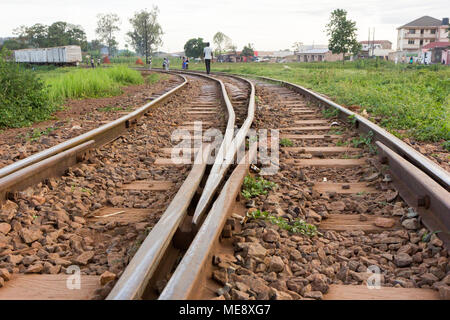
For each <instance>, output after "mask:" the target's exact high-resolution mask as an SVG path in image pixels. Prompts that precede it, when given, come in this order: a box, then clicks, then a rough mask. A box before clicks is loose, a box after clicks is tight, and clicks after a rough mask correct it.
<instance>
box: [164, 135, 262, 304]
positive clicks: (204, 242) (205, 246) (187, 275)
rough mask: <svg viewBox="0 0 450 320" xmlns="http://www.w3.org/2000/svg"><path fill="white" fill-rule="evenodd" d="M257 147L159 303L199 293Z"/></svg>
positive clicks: (234, 176) (217, 204) (225, 189)
mask: <svg viewBox="0 0 450 320" xmlns="http://www.w3.org/2000/svg"><path fill="white" fill-rule="evenodd" d="M257 146H258V144H257V143H254V144H252V146H251V147H250V151H248V152H247V154H246V155H245V157H244V158H243V159H242V160H241V161H240V162H239V164H238V166H237V167H236V168H235V169H234V170H233V173H232V174H231V176H230V177H229V179H228V180H227V182H226V183H225V185H224V187H223V188H222V191H221V192H220V194H219V196H218V198H217V200H216V201H215V202H214V204H213V206H212V208H211V210H210V211H209V213H208V215H207V216H206V218H205V221H204V222H203V224H202V225H201V227H200V229H199V230H198V232H197V235H196V236H195V238H194V240H193V241H192V243H191V245H190V247H189V249H188V250H187V252H186V254H185V255H184V257H183V259H182V260H181V262H180V264H179V265H178V267H177V269H176V270H175V272H174V274H173V275H172V277H171V278H170V280H169V282H168V283H167V285H166V287H165V288H164V290H163V291H162V292H161V294H160V296H159V300H185V299H193V298H194V296H195V294H197V293H198V292H195V285H196V284H197V283H198V281H199V279H200V278H201V276H202V275H203V271H204V269H205V266H206V264H207V263H210V262H211V258H212V257H211V249H212V248H213V247H214V244H215V243H216V242H217V241H219V237H220V233H221V231H222V229H223V226H224V224H225V222H226V218H227V214H228V213H229V212H230V210H231V209H232V206H233V204H234V201H235V199H236V196H237V195H238V194H239V191H240V188H241V185H242V182H243V180H244V178H245V176H246V175H247V172H248V168H249V166H250V163H251V162H252V160H253V159H254V157H255V156H256V153H257Z"/></svg>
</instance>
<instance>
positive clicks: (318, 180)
mask: <svg viewBox="0 0 450 320" xmlns="http://www.w3.org/2000/svg"><path fill="white" fill-rule="evenodd" d="M265 80H266V79H265ZM255 85H256V87H257V93H258V97H259V100H262V101H263V102H262V103H261V104H260V105H259V106H258V111H257V112H256V115H255V123H256V127H257V128H277V129H279V130H280V138H281V139H286V140H285V142H286V143H287V142H289V144H290V143H292V146H286V147H281V155H280V159H279V163H276V164H278V165H279V167H280V170H279V172H278V173H277V174H275V175H273V176H268V177H267V179H268V180H270V181H272V182H275V183H276V184H277V185H278V188H279V189H278V190H277V191H274V192H273V194H271V193H269V194H268V195H260V196H257V197H256V198H255V199H253V200H254V201H251V202H250V203H249V202H248V201H247V200H244V199H242V197H240V191H241V185H242V182H243V180H244V178H245V177H246V176H247V174H248V168H249V164H248V163H245V162H244V163H241V164H240V165H238V166H237V167H236V168H235V170H234V171H233V173H232V174H231V176H230V177H229V179H228V180H227V183H226V184H225V185H224V187H223V188H222V192H221V193H220V195H219V196H218V198H217V200H216V202H215V203H214V205H213V207H212V208H211V210H210V212H209V213H208V215H207V218H206V219H205V221H204V223H203V225H202V226H201V228H200V230H199V231H198V234H197V236H196V238H195V239H194V240H193V242H192V244H191V246H190V247H189V249H188V251H187V252H186V254H185V256H184V258H183V260H182V261H181V262H180V264H179V265H178V268H177V269H176V271H175V272H174V274H173V275H172V277H171V279H170V281H169V282H168V283H167V285H166V286H165V288H164V290H163V291H162V293H161V295H160V296H159V299H238V300H248V299H250V300H252V299H283V300H284V299H287V300H291V299H304V298H307V299H405V300H411V299H413V300H428V299H439V298H444V299H448V298H449V296H448V281H449V271H450V269H449V264H448V225H449V224H448V220H447V219H448V212H450V211H449V208H450V206H449V200H448V199H449V197H448V191H447V190H446V188H443V187H442V184H443V185H444V186H445V181H448V175H447V174H446V173H445V172H443V171H442V170H440V168H436V167H435V166H434V165H433V164H432V165H431V166H428V164H426V161H423V157H421V156H420V155H416V154H415V153H414V152H410V150H408V148H405V146H403V145H402V144H401V143H398V141H396V140H394V141H391V140H389V141H388V144H390V145H391V146H392V145H396V147H397V148H398V149H400V150H401V151H400V152H399V153H400V154H402V156H400V155H399V154H398V153H397V152H394V151H392V150H391V149H390V148H388V147H387V146H386V145H384V144H383V143H381V142H380V141H376V142H375V139H376V138H377V136H378V137H380V136H381V138H378V139H376V140H382V141H383V140H384V141H386V140H388V139H387V138H386V136H387V137H388V138H389V136H388V135H384V136H383V135H382V134H383V130H382V129H380V128H376V127H371V128H369V129H372V128H374V129H376V130H377V132H375V133H374V132H373V131H371V130H361V129H364V128H363V127H364V125H366V123H367V122H366V121H364V119H361V122H363V124H361V126H360V127H358V122H359V121H360V119H359V118H357V117H352V118H350V121H343V120H344V119H345V117H343V118H340V117H337V116H336V117H334V118H326V117H324V115H329V114H330V113H331V114H335V115H337V113H334V112H332V110H328V111H325V112H324V111H323V109H322V108H320V107H319V106H317V104H315V103H314V102H317V101H311V100H312V99H311V96H309V95H308V94H307V93H305V92H302V93H303V95H300V94H299V93H298V91H301V88H299V90H293V88H292V85H290V84H287V85H286V84H285V85H283V86H279V84H277V85H274V84H273V83H269V82H267V81H255ZM295 89H297V88H295ZM305 96H306V97H308V98H310V99H308V100H307V99H305ZM319 102H322V101H320V100H319ZM322 105H324V104H322ZM325 107H327V109H328V108H330V107H334V106H333V105H332V104H327V105H325ZM370 126H372V125H371V124H370ZM358 129H359V130H358ZM380 133H381V134H380ZM269 141H270V140H269ZM373 144H376V146H377V148H378V155H377V154H375V151H376V150H375V149H374V148H375V146H374V145H373ZM405 151H407V152H409V156H410V157H411V158H414V161H412V162H416V163H419V162H421V161H423V162H422V164H425V168H426V169H428V170H427V171H428V173H429V174H430V173H431V174H430V175H432V173H433V172H434V173H436V172H439V179H431V178H430V176H428V175H426V174H424V173H423V172H420V170H418V169H417V167H415V166H413V165H412V164H411V163H410V162H409V161H406V160H405V159H404V154H405ZM255 155H256V146H255V147H254V148H253V149H251V151H249V158H254V157H255ZM260 165H261V164H260ZM252 175H256V173H255V172H253V173H252ZM265 178H266V177H265ZM408 183H410V185H408ZM236 198H238V200H235V199H236ZM239 198H240V199H239ZM402 198H403V199H402ZM431 198H432V199H433V200H431V201H430V199H431ZM252 202H253V203H252ZM432 203H434V205H433V204H432ZM249 207H250V209H249ZM256 210H260V211H267V212H268V213H269V215H272V217H273V218H274V217H277V218H279V219H277V220H276V219H272V222H273V221H274V220H275V221H278V222H279V221H280V220H281V219H283V220H284V221H287V222H289V223H291V225H292V223H293V221H294V220H295V219H302V220H305V221H306V222H307V223H309V225H310V226H311V225H314V226H316V227H317V228H318V231H319V232H320V233H321V235H320V236H319V237H317V236H316V237H312V238H309V237H307V236H304V235H301V234H300V235H296V234H292V233H289V232H287V231H286V230H283V228H280V227H279V226H275V225H274V224H273V223H271V222H268V220H271V219H267V218H266V219H257V218H256V219H254V218H253V219H252V218H248V216H249V214H248V213H249V212H255V211H256ZM250 216H252V215H251V214H250ZM255 216H256V217H258V215H257V214H256V215H255ZM261 216H263V215H259V217H261ZM280 218H281V219H280ZM422 223H424V224H426V225H427V226H428V227H429V228H430V229H431V230H433V231H438V230H439V231H440V232H439V233H437V234H438V235H439V237H437V236H436V234H434V233H433V232H430V229H427V228H425V227H424V226H423V225H422ZM280 225H282V224H280ZM441 239H442V240H441ZM444 242H445V243H447V245H444ZM366 282H367V283H369V284H370V285H371V287H370V288H369V286H368V285H366ZM374 289H375V290H374Z"/></svg>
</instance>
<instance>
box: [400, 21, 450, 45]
mask: <svg viewBox="0 0 450 320" xmlns="http://www.w3.org/2000/svg"><path fill="white" fill-rule="evenodd" d="M448 28H449V20H448V18H443V19H442V20H439V19H436V18H433V17H429V16H423V17H421V18H419V19H416V20H414V21H411V22H409V23H407V24H405V25H403V26H401V27H398V28H397V30H398V36H397V51H403V52H405V51H406V52H418V51H420V49H421V48H422V47H423V46H425V45H427V44H429V43H432V42H443V41H449V39H448Z"/></svg>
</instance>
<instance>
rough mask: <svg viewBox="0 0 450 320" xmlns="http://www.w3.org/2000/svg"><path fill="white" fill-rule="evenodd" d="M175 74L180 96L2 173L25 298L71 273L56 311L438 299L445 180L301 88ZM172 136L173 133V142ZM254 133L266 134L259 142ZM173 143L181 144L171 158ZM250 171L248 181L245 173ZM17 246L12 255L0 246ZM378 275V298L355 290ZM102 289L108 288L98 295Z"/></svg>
mask: <svg viewBox="0 0 450 320" xmlns="http://www.w3.org/2000/svg"><path fill="white" fill-rule="evenodd" d="M171 73H175V74H179V76H180V77H182V79H183V83H182V84H181V85H179V86H178V87H176V88H174V89H172V90H170V91H169V92H167V93H166V94H164V95H163V96H161V97H159V98H158V99H156V100H154V101H152V102H151V103H149V104H147V105H145V106H143V107H142V108H140V109H138V110H136V111H134V112H132V113H130V114H129V115H127V116H125V117H122V118H120V119H118V120H116V121H113V122H111V123H109V124H107V125H104V126H102V127H99V128H98V129H95V130H93V131H90V132H88V133H85V134H83V135H81V136H79V137H77V138H74V139H71V140H69V141H67V142H64V143H62V144H60V145H58V146H55V147H53V148H50V149H48V150H45V151H43V152H40V153H38V154H35V155H33V156H31V157H29V158H26V159H24V160H22V161H19V162H17V163H14V164H13V165H11V166H8V167H5V168H1V169H0V196H1V201H3V202H5V204H4V207H3V208H2V209H3V211H2V212H3V214H2V216H0V219H3V220H5V219H9V221H6V222H8V223H10V225H11V226H14V228H13V229H12V230H11V231H9V230H8V231H7V232H6V236H5V235H2V234H1V233H0V245H1V244H2V243H6V242H5V239H6V240H8V241H9V243H10V244H7V245H6V246H4V245H3V247H1V246H0V268H2V266H6V267H7V268H9V269H11V270H10V271H13V272H14V277H13V281H15V280H14V278H15V277H18V278H19V283H21V282H20V281H23V277H25V276H17V274H19V273H24V272H25V273H36V274H35V275H33V277H34V278H33V279H32V278H30V277H28V278H27V279H31V280H26V281H25V282H22V283H25V285H24V286H25V287H28V286H29V285H30V283H32V284H33V285H34V286H36V287H37V288H40V285H39V284H40V282H39V281H41V280H39V278H38V277H43V278H42V279H43V280H42V281H45V282H46V283H48V280H49V278H48V277H50V278H51V275H45V276H44V275H39V273H50V274H52V273H55V274H57V273H60V272H61V273H62V272H63V271H66V268H67V267H69V265H71V264H76V265H78V266H81V270H82V274H83V277H84V278H83V279H84V281H86V283H88V284H89V285H88V286H87V287H88V289H87V291H83V292H82V293H80V294H84V295H80V296H76V297H75V296H73V295H70V294H66V295H64V294H61V296H60V298H63V299H69V298H83V299H85V298H97V299H99V298H104V297H105V296H106V295H108V296H107V298H108V299H155V298H159V299H302V298H309V299H322V298H323V299H336V298H338V299H347V298H349V299H355V298H358V297H362V298H365V299H380V298H381V299H436V298H438V297H439V294H438V291H439V292H440V294H441V297H445V296H446V294H448V288H449V284H448V283H447V282H448V277H449V274H450V269H448V265H449V264H448V248H449V247H448V245H449V242H450V236H449V226H450V221H449V216H448V212H450V202H449V199H450V197H449V194H448V189H449V188H448V186H449V184H448V182H449V181H450V179H449V177H448V174H447V173H446V172H445V171H444V170H442V168H439V167H438V166H436V165H435V164H430V163H429V161H428V160H427V159H425V158H424V157H423V156H421V155H420V154H418V153H417V152H416V151H414V150H412V149H411V148H409V147H407V146H405V145H404V143H402V142H401V141H399V140H398V139H396V138H394V137H392V136H391V135H389V134H388V133H387V132H385V131H384V130H383V129H381V128H380V127H378V126H377V125H375V124H373V123H370V122H369V121H367V120H366V119H364V118H361V117H360V116H358V115H355V114H353V113H352V112H351V111H349V110H347V109H345V108H343V107H342V106H339V105H337V104H335V103H333V102H331V101H328V100H326V99H324V98H323V97H321V96H320V95H318V94H316V93H314V92H312V91H310V90H307V89H305V88H302V87H299V86H296V85H293V84H290V83H286V82H282V81H278V80H274V79H268V78H261V77H260V78H258V79H257V80H248V79H245V78H242V77H241V76H236V75H229V74H214V75H211V76H206V75H204V74H202V73H198V72H176V71H175V72H171ZM255 96H258V99H257V100H258V104H257V106H255ZM324 110H327V111H324ZM331 110H338V111H337V112H331ZM180 111H181V112H180ZM143 115H148V117H142V116H143ZM329 115H333V117H332V118H327V117H326V116H329ZM142 119H144V120H142ZM152 121H153V122H152ZM199 121H201V126H199V125H200V124H199ZM127 129H128V131H126V130H127ZM175 129H180V130H182V131H179V132H178V135H177V137H174V136H173V132H174V130H175ZM250 129H255V130H260V129H269V130H270V129H276V131H272V132H270V134H269V136H267V138H262V137H259V141H258V143H253V141H250V140H251V139H250V138H249V137H248V135H249V132H250ZM217 134H219V136H222V137H223V139H217ZM278 134H279V138H280V139H282V140H281V141H282V143H281V144H280V140H278V139H277V135H278ZM211 136H215V138H211ZM210 138H211V139H210ZM180 139H181V140H180ZM183 140H186V141H188V144H187V145H186V144H179V142H180V141H183ZM262 143H267V146H264V145H263V144H262ZM279 144H280V145H279ZM267 149H270V151H271V152H272V154H271V155H272V156H273V155H274V154H275V153H276V152H277V151H278V149H279V151H280V154H279V158H270V157H269V161H267V158H268V155H267V154H264V151H265V150H267ZM258 152H259V153H258ZM239 153H240V154H242V153H245V154H246V156H245V157H243V158H242V157H240V156H239ZM173 155H182V159H181V161H180V160H179V159H178V160H177V161H175V160H174V158H173ZM192 161H194V162H193V163H192ZM252 161H253V162H252ZM236 162H237V163H236ZM250 163H255V164H257V166H252V168H253V169H252V170H250V169H249V168H250ZM268 167H269V168H270V169H271V171H267V172H270V173H271V175H266V176H264V178H265V179H267V180H269V181H272V182H274V183H276V184H277V186H278V187H277V188H276V189H275V190H272V191H269V192H268V194H267V195H264V194H261V195H259V196H256V197H254V198H253V199H251V201H248V200H245V199H243V198H242V197H241V185H242V183H243V180H244V178H245V177H246V176H247V175H251V176H258V175H259V174H260V173H261V172H260V171H261V170H265V169H267V168H268ZM67 170H68V171H67ZM249 170H250V171H249ZM255 170H256V171H255ZM61 175H63V176H62V177H61V178H57V179H54V178H55V177H59V176H61ZM42 182H43V183H42ZM29 187H31V189H30V188H29ZM27 188H28V189H27ZM33 188H34V189H33ZM78 189H79V190H78ZM30 190H31V191H30ZM42 190H44V191H45V192H44V193H45V195H46V196H45V197H42V196H41V194H40V193H39V191H42ZM86 190H91V191H93V192H94V194H89V195H86V194H83V193H85V192H86ZM88 193H90V192H88ZM49 195H51V196H50V197H48V196H49ZM96 198H98V199H97V200H98V201H97V200H96ZM42 201H43V202H42ZM41 202H42V203H41ZM5 208H6V209H5ZM30 208H31V209H32V211H26V210H27V209H30ZM249 208H250V209H249ZM255 210H261V211H267V212H269V214H271V215H273V216H274V217H275V216H277V217H278V219H284V221H286V222H287V223H288V224H290V225H292V224H293V222H294V221H295V220H296V219H301V220H304V221H306V222H307V223H308V224H310V225H315V226H316V227H317V228H318V230H319V232H320V233H319V235H316V236H314V237H308V236H305V235H302V234H293V233H290V232H287V231H286V230H283V229H280V227H278V226H274V225H273V223H271V222H268V221H265V220H261V219H254V218H249V217H247V213H248V212H249V211H255ZM5 212H6V214H5ZM18 212H27V215H25V217H19V216H18V215H16V214H17V213H18ZM36 212H37V214H36ZM61 212H67V213H68V215H67V216H65V215H63V214H62V213H61ZM86 212H89V214H86ZM31 214H35V216H36V217H37V219H36V218H35V219H36V222H33V219H31V218H30V215H31ZM33 217H34V216H33ZM17 222H18V223H17ZM89 230H90V231H89ZM78 231H80V232H81V233H80V232H78ZM88 231H89V232H88ZM432 231H439V233H438V234H437V235H436V234H433V233H432ZM147 232H149V233H148V235H146V234H147ZM8 233H9V234H8ZM12 235H13V236H14V237H16V238H17V237H20V238H21V239H22V240H21V242H17V241H15V242H14V243H13V242H10V241H11V239H12V237H11V236H12ZM83 238H84V239H83ZM17 239H19V238H17ZM2 241H3V242H2ZM96 242H99V243H100V244H101V245H99V246H97V245H96ZM127 247H129V248H128V249H130V250H128V249H126V248H127ZM131 248H132V250H131ZM124 253H126V254H124ZM18 256H20V257H21V259H18ZM131 257H132V259H131V261H130V262H129V264H128V266H127V267H126V268H125V270H124V271H123V272H122V270H123V268H124V267H125V265H124V264H123V263H122V264H120V263H117V261H122V260H125V261H126V262H128V259H130V258H131ZM19 260H20V261H19ZM58 266H59V267H58ZM375 267H376V268H378V269H376V270H378V271H379V275H380V278H378V279H379V284H380V286H381V289H382V290H378V291H377V290H369V289H367V287H366V286H364V284H365V283H366V280H367V279H368V277H369V276H370V275H371V274H370V273H367V270H368V269H369V270H372V269H373V268H375ZM107 270H109V271H113V272H114V273H115V275H110V274H108V273H107V272H105V271H107ZM374 270H375V269H374ZM100 274H102V277H101V278H100V282H101V283H102V284H106V285H105V286H103V287H100V288H98V283H99V277H98V275H100ZM56 276H59V278H61V279H63V278H64V279H65V277H67V276H65V275H64V274H59V275H56ZM116 276H119V279H118V281H117V282H115V281H109V280H114V278H115V277H116ZM45 277H47V278H45ZM20 278H22V280H20ZM44 278H45V279H44ZM59 278H58V279H59ZM61 279H60V280H61ZM50 280H51V279H50ZM27 281H28V282H27ZM30 281H31V282H30ZM33 281H34V282H33ZM446 281H447V282H446ZM11 282H12V281H11ZM59 282H60V283H61V282H62V281H59ZM54 283H55V284H57V283H58V281H55V282H54ZM41 284H42V283H41ZM113 285H114V286H113ZM16 288H17V287H16ZM18 288H19V289H16V290H15V291H14V290H11V289H10V290H9V291H8V290H4V289H0V298H19V299H20V298H33V294H34V295H36V294H37V292H36V291H32V290H31V291H30V292H28V293H27V292H26V290H24V289H23V288H22V291H21V290H20V285H19V286H18ZM95 289H97V290H95ZM111 289H112V291H111ZM432 289H434V290H432ZM49 290H50V291H51V288H50V289H49ZM63 291H64V290H63ZM94 291H95V294H93V292H94ZM110 291H111V292H110ZM11 292H12V293H11ZM44 292H45V291H44ZM61 292H62V291H61ZM64 292H65V291H64ZM2 294H3V295H2ZM44 295H45V294H44ZM39 298H42V296H39Z"/></svg>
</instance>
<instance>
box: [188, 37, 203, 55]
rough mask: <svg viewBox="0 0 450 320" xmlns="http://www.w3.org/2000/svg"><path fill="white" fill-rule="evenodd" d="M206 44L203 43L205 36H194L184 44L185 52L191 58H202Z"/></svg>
mask: <svg viewBox="0 0 450 320" xmlns="http://www.w3.org/2000/svg"><path fill="white" fill-rule="evenodd" d="M205 46H206V44H205V43H203V38H197V39H195V38H193V39H190V40H188V41H187V42H186V44H185V45H184V53H185V54H186V56H188V57H191V58H201V57H203V49H204V48H205Z"/></svg>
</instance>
